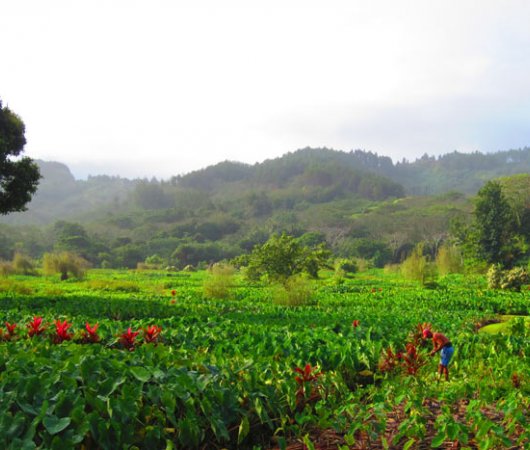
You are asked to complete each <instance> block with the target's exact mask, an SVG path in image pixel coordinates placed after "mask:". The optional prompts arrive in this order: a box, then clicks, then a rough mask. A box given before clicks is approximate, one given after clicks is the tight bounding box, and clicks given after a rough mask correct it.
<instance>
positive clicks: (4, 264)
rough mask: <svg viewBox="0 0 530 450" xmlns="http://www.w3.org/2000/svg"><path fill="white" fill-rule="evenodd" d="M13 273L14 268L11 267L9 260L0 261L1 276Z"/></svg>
mask: <svg viewBox="0 0 530 450" xmlns="http://www.w3.org/2000/svg"><path fill="white" fill-rule="evenodd" d="M14 273H15V269H14V268H13V264H11V262H10V261H0V275H1V276H3V277H7V276H8V275H13V274H14Z"/></svg>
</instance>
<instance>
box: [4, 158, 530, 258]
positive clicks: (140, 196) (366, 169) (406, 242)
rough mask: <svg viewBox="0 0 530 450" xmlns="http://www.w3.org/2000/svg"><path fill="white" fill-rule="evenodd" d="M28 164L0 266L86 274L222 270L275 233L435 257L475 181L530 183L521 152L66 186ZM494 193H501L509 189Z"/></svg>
mask: <svg viewBox="0 0 530 450" xmlns="http://www.w3.org/2000/svg"><path fill="white" fill-rule="evenodd" d="M38 163H39V166H40V170H41V173H42V175H43V179H42V181H41V184H40V186H39V190H38V192H37V194H36V196H35V198H34V199H33V201H32V202H31V203H30V205H29V210H28V211H26V212H24V213H13V214H10V215H7V216H5V217H3V218H2V222H3V223H4V224H3V225H1V224H0V259H1V258H4V259H9V258H11V257H12V256H13V254H14V253H15V252H16V251H21V252H23V253H25V254H27V255H29V256H32V257H35V258H39V257H41V256H42V254H43V253H44V252H48V251H52V250H68V251H73V252H75V253H76V254H79V255H81V256H83V257H84V258H86V259H87V260H89V261H90V262H91V263H92V264H93V265H95V266H101V265H103V266H111V267H135V266H136V264H137V263H138V262H142V261H145V260H146V259H149V258H150V261H158V262H160V263H163V264H167V265H177V266H180V267H182V266H185V265H188V264H192V265H197V264H199V263H203V264H207V263H209V262H212V261H217V260H220V259H224V258H232V257H234V256H237V255H239V254H241V253H245V252H249V251H250V250H251V249H252V248H253V247H254V245H256V244H262V243H264V242H265V241H266V240H267V239H268V238H269V237H270V236H271V235H272V234H274V233H282V232H285V233H288V234H289V235H292V236H295V237H297V238H298V239H301V240H302V242H303V243H304V245H318V244H320V243H325V244H326V245H327V246H329V248H330V249H331V250H332V251H333V252H334V253H335V254H336V255H337V256H340V257H354V256H355V257H359V258H364V259H366V260H369V261H370V262H371V263H372V264H374V265H383V264H386V263H389V262H399V261H401V260H402V259H403V258H404V257H405V256H406V254H407V253H408V252H410V251H411V249H412V248H414V246H415V245H416V244H417V243H418V242H425V243H426V248H429V246H430V247H432V248H435V247H437V246H438V245H440V243H441V242H442V241H444V240H445V239H447V237H448V235H449V230H450V227H451V223H457V222H458V223H466V222H468V221H469V218H470V217H471V212H472V208H473V206H472V201H471V198H470V197H469V195H474V194H476V192H477V191H478V189H479V188H481V187H482V186H483V185H484V183H485V181H487V180H489V179H493V178H498V177H500V176H506V175H512V174H515V173H530V149H528V148H525V149H522V150H510V151H507V152H499V153H493V154H481V153H478V152H477V153H472V154H462V153H457V152H454V153H451V154H448V155H444V156H441V157H438V158H435V157H429V156H427V155H425V156H423V157H421V158H419V159H417V160H416V161H414V162H408V161H401V162H397V163H393V162H392V160H391V159H390V158H388V157H385V156H379V155H377V154H375V153H371V152H365V151H361V150H356V151H351V152H341V151H334V150H329V149H309V148H308V149H302V150H298V151H296V152H293V153H289V154H286V155H284V156H282V157H280V158H276V159H272V160H267V161H264V162H263V163H258V164H254V165H248V164H242V163H237V162H229V161H225V162H221V163H219V164H217V165H214V166H210V167H207V168H205V169H202V170H198V171H195V172H191V173H189V174H186V175H182V176H175V177H172V178H170V179H169V180H157V179H151V180H148V179H135V180H128V179H126V178H121V177H109V176H93V177H89V178H88V179H87V180H76V179H75V178H74V177H73V176H72V174H71V173H70V171H69V170H68V168H67V167H66V166H65V165H63V164H60V163H52V162H44V161H38ZM512 178H513V179H514V180H515V179H517V180H518V181H517V183H518V185H522V186H523V187H524V186H525V183H526V184H529V183H528V181H527V180H526V179H521V178H520V177H519V178H517V177H512ZM512 178H510V179H512ZM517 183H515V184H517ZM505 184H506V188H507V191H510V186H512V185H514V183H510V182H507V183H505ZM514 189H515V188H514ZM514 189H512V191H514V192H516V193H517V192H520V191H521V188H520V187H518V188H517V189H515V190H514ZM511 195H512V196H517V195H518V194H514V193H513V192H512V194H511ZM14 225H16V226H14ZM433 251H434V250H433Z"/></svg>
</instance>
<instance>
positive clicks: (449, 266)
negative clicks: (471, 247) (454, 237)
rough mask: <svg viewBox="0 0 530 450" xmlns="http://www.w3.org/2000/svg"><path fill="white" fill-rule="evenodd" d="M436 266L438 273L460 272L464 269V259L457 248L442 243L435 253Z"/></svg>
mask: <svg viewBox="0 0 530 450" xmlns="http://www.w3.org/2000/svg"><path fill="white" fill-rule="evenodd" d="M436 268H437V269H438V273H439V274H440V275H448V274H450V273H462V272H463V270H464V260H463V259H462V255H461V254H460V251H459V250H458V248H457V247H456V246H454V245H448V244H444V245H442V246H441V247H440V248H439V249H438V253H437V254H436Z"/></svg>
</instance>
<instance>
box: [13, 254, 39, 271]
mask: <svg viewBox="0 0 530 450" xmlns="http://www.w3.org/2000/svg"><path fill="white" fill-rule="evenodd" d="M12 264H13V269H14V270H15V272H16V273H18V274H19V275H35V264H34V262H33V261H32V260H31V258H29V257H28V256H26V255H23V254H22V253H19V252H17V253H15V255H14V256H13V262H12Z"/></svg>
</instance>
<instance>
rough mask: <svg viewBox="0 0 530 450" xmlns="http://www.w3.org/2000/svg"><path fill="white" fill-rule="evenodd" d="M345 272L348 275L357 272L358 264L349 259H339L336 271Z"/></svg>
mask: <svg viewBox="0 0 530 450" xmlns="http://www.w3.org/2000/svg"><path fill="white" fill-rule="evenodd" d="M339 269H340V270H343V271H344V273H345V274H346V275H351V274H354V273H355V272H357V270H358V268H357V264H356V263H355V261H352V260H349V259H339V260H337V261H336V263H335V270H339Z"/></svg>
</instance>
